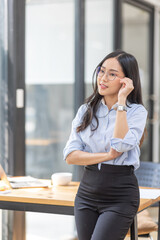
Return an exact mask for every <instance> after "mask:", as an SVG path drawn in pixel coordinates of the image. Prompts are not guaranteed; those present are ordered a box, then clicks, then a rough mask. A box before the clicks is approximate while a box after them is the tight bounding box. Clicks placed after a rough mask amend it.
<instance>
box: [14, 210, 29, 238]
mask: <svg viewBox="0 0 160 240" xmlns="http://www.w3.org/2000/svg"><path fill="white" fill-rule="evenodd" d="M13 221H14V222H13V240H25V239H26V231H25V212H21V211H14V217H13Z"/></svg>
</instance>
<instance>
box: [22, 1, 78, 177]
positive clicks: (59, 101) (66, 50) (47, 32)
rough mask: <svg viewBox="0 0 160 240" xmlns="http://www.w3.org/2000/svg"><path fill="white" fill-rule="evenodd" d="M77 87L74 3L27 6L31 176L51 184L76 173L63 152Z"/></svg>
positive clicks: (28, 169) (28, 167) (28, 158)
mask: <svg viewBox="0 0 160 240" xmlns="http://www.w3.org/2000/svg"><path fill="white" fill-rule="evenodd" d="M42 16H43V17H42ZM73 84H74V1H73V0H66V1H63V0H60V1H56V0H53V1H42V0H39V1H34V0H31V1H27V4H26V174H31V175H34V176H36V177H41V178H50V176H51V174H52V173H53V172H57V171H72V167H71V166H68V165H67V164H65V162H64V161H63V148H64V146H65V143H66V141H67V139H68V136H69V132H70V128H71V121H72V118H73Z"/></svg>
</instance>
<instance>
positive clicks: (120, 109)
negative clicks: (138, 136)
mask: <svg viewBox="0 0 160 240" xmlns="http://www.w3.org/2000/svg"><path fill="white" fill-rule="evenodd" d="M117 110H118V111H120V112H122V111H126V112H127V107H126V106H123V105H118V107H117Z"/></svg>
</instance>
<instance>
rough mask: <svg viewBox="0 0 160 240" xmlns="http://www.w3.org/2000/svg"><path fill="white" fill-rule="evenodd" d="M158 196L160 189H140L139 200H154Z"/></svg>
mask: <svg viewBox="0 0 160 240" xmlns="http://www.w3.org/2000/svg"><path fill="white" fill-rule="evenodd" d="M159 196H160V189H140V198H146V199H156V198H158V197H159Z"/></svg>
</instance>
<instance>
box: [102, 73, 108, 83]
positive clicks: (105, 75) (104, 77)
mask: <svg viewBox="0 0 160 240" xmlns="http://www.w3.org/2000/svg"><path fill="white" fill-rule="evenodd" d="M101 80H103V81H105V82H106V81H108V74H107V73H105V74H104V75H103V76H102V78H101Z"/></svg>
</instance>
